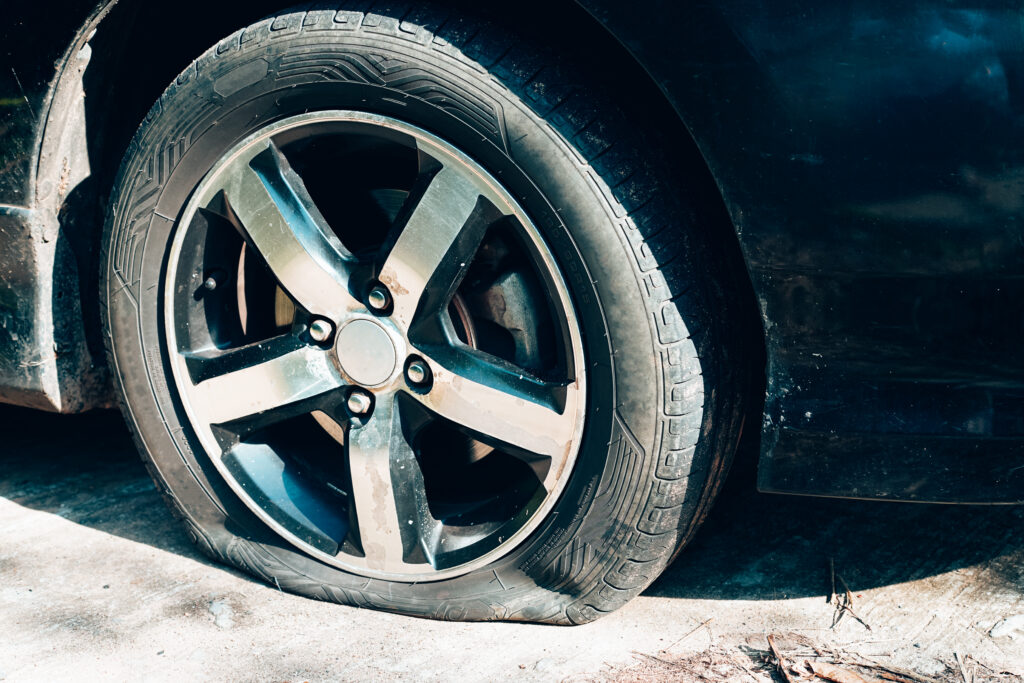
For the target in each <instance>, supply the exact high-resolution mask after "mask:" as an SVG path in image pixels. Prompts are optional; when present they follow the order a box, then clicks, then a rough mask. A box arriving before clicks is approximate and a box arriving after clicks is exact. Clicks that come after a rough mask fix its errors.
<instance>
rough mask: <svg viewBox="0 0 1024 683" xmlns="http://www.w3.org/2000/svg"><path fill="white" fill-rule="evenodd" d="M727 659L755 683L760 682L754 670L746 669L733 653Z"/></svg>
mask: <svg viewBox="0 0 1024 683" xmlns="http://www.w3.org/2000/svg"><path fill="white" fill-rule="evenodd" d="M698 628H699V627H698ZM729 659H730V660H731V661H732V663H733V664H735V665H736V666H738V667H740V668H741V669H743V670H744V671H746V672H747V675H748V676H750V677H751V678H753V679H754V680H755V681H757V683H761V679H760V678H758V677H757V676H755V675H754V672H753V671H751V670H750V669H748V668H747V665H746V664H744V663H743V662H742V661H740V660H739V659H737V658H736V657H735V656H733V655H729Z"/></svg>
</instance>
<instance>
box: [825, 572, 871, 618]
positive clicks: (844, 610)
mask: <svg viewBox="0 0 1024 683" xmlns="http://www.w3.org/2000/svg"><path fill="white" fill-rule="evenodd" d="M835 578H837V579H839V583H840V585H842V587H843V591H844V594H843V595H842V596H839V597H837V598H836V611H835V614H833V615H832V628H835V627H836V626H838V625H839V622H840V621H842V618H843V615H844V614H849V615H850V616H851V617H853V618H854V619H856V620H857V621H859V622H860V623H861V625H862V626H863V627H864V628H866V629H867V630H869V631H870V630H871V626H869V625H868V622H866V621H864V620H863V619H861V618H860V616H858V615H857V613H856V612H854V611H853V593H851V592H850V587H849V586H847V585H846V581H844V580H843V577H842V576H840V575H839V574H836V575H835Z"/></svg>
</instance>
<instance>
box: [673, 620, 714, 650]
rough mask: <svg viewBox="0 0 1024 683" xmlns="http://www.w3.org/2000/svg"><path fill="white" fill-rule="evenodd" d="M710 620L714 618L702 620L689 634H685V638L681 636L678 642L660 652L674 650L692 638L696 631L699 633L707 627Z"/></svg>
mask: <svg viewBox="0 0 1024 683" xmlns="http://www.w3.org/2000/svg"><path fill="white" fill-rule="evenodd" d="M712 619H714V617H708V618H707V619H705V620H704V621H702V622H701V623H699V624H697V625H696V626H694V627H693V630H692V631H690V632H689V633H687V634H686V635H685V636H683V637H682V638H680V639H679V640H677V641H676V642H674V643H672V644H671V645H669V646H668V647H666V648H665V649H663V650H662V652H668V651H669V650H671V649H672V648H674V647H675V646H676V645H678V644H679V643H681V642H683V641H684V640H686V639H687V638H689V637H690V636H692V635H693V634H694V633H696V632H697V631H699V630H701V629H702V628H704V627H705V626H707V625H708V623H709V622H710V621H711V620H712Z"/></svg>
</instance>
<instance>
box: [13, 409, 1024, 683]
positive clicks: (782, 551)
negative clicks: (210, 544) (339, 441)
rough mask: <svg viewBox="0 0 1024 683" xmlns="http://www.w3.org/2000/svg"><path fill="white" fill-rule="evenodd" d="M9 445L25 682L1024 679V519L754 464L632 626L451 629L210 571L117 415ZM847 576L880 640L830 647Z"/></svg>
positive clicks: (849, 624) (18, 657) (17, 425)
mask: <svg viewBox="0 0 1024 683" xmlns="http://www.w3.org/2000/svg"><path fill="white" fill-rule="evenodd" d="M0 435H2V436H0V679H2V680H5V681H22V680H46V681H50V680H65V679H76V680H93V679H104V680H107V679H114V680H121V679H131V680H139V679H141V680H176V681H177V680H206V679H212V680H267V681H302V680H364V679H371V680H392V679H398V680H414V679H415V680H437V681H441V680H450V679H456V680H469V681H492V680H502V679H507V678H517V679H520V680H571V681H590V680H686V681H690V680H734V679H736V680H748V681H749V680H751V679H754V680H761V681H768V680H771V679H772V677H773V676H774V677H776V680H782V679H781V678H779V676H780V673H779V672H778V671H777V670H775V669H773V666H772V665H771V664H770V663H769V662H768V660H767V650H768V645H767V642H766V636H768V635H770V634H773V635H774V636H775V638H776V645H777V647H778V649H779V650H780V654H781V655H782V657H783V658H784V659H786V661H787V662H788V665H789V668H788V670H787V673H788V674H789V676H790V677H793V678H794V680H808V681H809V680H811V674H810V672H809V668H808V666H809V665H804V664H803V661H804V660H805V659H807V658H811V659H816V660H818V661H819V662H825V661H832V662H839V663H840V664H843V665H845V663H849V662H859V663H861V664H865V663H871V665H872V666H876V665H880V666H884V667H885V669H882V668H873V669H872V670H871V671H872V672H873V673H874V675H876V676H882V677H887V680H897V681H900V680H902V681H921V680H971V679H974V680H978V681H981V680H996V679H999V680H1021V679H1020V678H1018V677H1019V676H1021V675H1024V509H1017V508H958V507H942V506H926V505H898V504H891V503H889V504H886V503H863V502H848V501H827V500H815V499H809V498H793V497H785V496H768V495H760V494H756V493H754V492H753V485H752V483H751V481H752V474H751V473H752V469H751V467H750V466H749V463H741V465H740V466H739V467H738V468H737V470H736V471H734V474H733V475H732V476H731V478H730V482H729V484H728V485H727V487H726V490H725V493H724V497H723V498H722V499H721V501H720V503H719V504H718V505H717V507H716V508H715V510H714V511H713V512H712V515H711V518H710V520H709V522H708V524H707V525H706V526H705V528H704V529H703V531H702V532H701V533H700V535H699V536H698V538H697V539H696V541H695V542H694V543H693V544H692V545H691V546H690V548H689V549H687V551H686V552H685V553H684V554H683V555H682V557H680V559H679V560H678V561H677V562H676V563H675V564H674V565H673V566H672V567H671V568H670V569H669V571H668V572H667V573H666V574H665V575H664V576H663V577H662V578H661V579H660V580H659V581H658V582H656V583H655V584H654V585H653V586H652V587H651V588H650V589H648V590H647V591H646V592H645V593H644V594H643V595H642V596H641V597H640V598H638V599H637V600H635V601H633V602H632V603H630V604H629V605H627V606H626V607H625V608H623V609H622V610H620V611H619V612H617V613H615V614H613V615H611V616H609V617H606V618H604V619H603V620H601V621H598V622H596V623H594V624H590V625H587V626H582V627H577V628H559V627H550V626H537V625H522V624H457V623H438V622H431V621H424V620H418V619H412V618H407V617H400V616H392V615H388V614H382V613H379V612H371V611H366V610H359V609H353V608H348V607H341V606H338V605H328V604H322V603H317V602H314V601H311V600H307V599H304V598H299V597H295V596H292V595H288V594H285V593H281V592H279V591H277V590H276V589H274V588H271V587H268V586H265V585H263V584H261V583H257V582H256V581H253V580H250V579H249V578H247V577H246V576H244V575H242V574H240V573H238V572H235V571H233V570H230V569H227V568H224V567H221V566H219V565H216V564H214V563H212V562H210V561H209V560H207V559H206V558H205V557H203V556H202V555H200V554H199V552H198V551H197V550H196V549H195V548H193V546H192V545H191V544H190V543H189V541H188V539H187V538H186V536H185V534H184V533H183V532H182V530H181V529H179V527H178V525H177V523H176V522H175V521H174V520H173V519H172V518H171V516H170V514H169V513H168V511H167V510H166V509H165V507H164V504H163V502H162V501H161V500H160V498H159V496H158V495H157V494H156V492H155V490H154V488H153V486H152V484H151V483H150V480H149V479H148V477H147V475H146V472H145V470H144V469H143V467H142V465H141V463H140V461H139V459H138V456H137V455H136V453H135V451H134V448H133V446H132V444H131V441H130V439H129V438H128V436H127V434H126V432H125V430H124V428H123V426H122V425H121V422H120V417H119V416H118V415H117V414H114V413H106V414H94V415H85V416H75V417H59V416H51V415H43V414H39V413H33V412H29V411H24V410H17V409H10V408H0ZM830 565H831V566H833V567H834V572H835V574H836V575H837V577H838V580H837V583H838V585H837V590H838V591H839V593H841V594H842V597H843V599H845V596H846V593H845V590H844V589H843V587H842V584H843V582H844V581H845V583H846V584H847V585H848V586H849V589H850V597H851V598H852V600H853V610H854V612H855V614H856V615H857V616H858V617H860V619H862V620H863V623H861V622H858V621H856V620H855V619H854V618H853V616H851V615H849V614H847V615H846V616H845V617H844V618H843V619H842V620H841V621H840V623H839V624H838V626H836V627H835V628H834V629H833V628H831V625H832V622H833V618H834V615H835V606H834V603H833V604H828V603H827V602H826V597H827V594H828V593H829V592H830V591H831V583H832V578H831V576H832V572H831V571H830ZM864 624H866V625H867V626H865V625H864ZM868 626H869V627H870V630H869V629H868ZM819 666H821V665H819ZM861 671H862V673H864V670H863V669H862V670H861ZM819 680H821V679H819ZM850 680H852V679H850Z"/></svg>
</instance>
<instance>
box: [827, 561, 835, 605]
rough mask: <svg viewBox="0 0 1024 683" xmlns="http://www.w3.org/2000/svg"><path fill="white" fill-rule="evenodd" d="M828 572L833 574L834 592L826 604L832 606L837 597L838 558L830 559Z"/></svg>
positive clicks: (829, 595) (830, 594)
mask: <svg viewBox="0 0 1024 683" xmlns="http://www.w3.org/2000/svg"><path fill="white" fill-rule="evenodd" d="M828 570H829V572H830V573H831V574H832V592H831V593H829V594H828V600H826V601H825V602H826V603H827V604H829V605H831V604H832V599H833V598H835V597H836V558H834V557H830V558H828Z"/></svg>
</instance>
